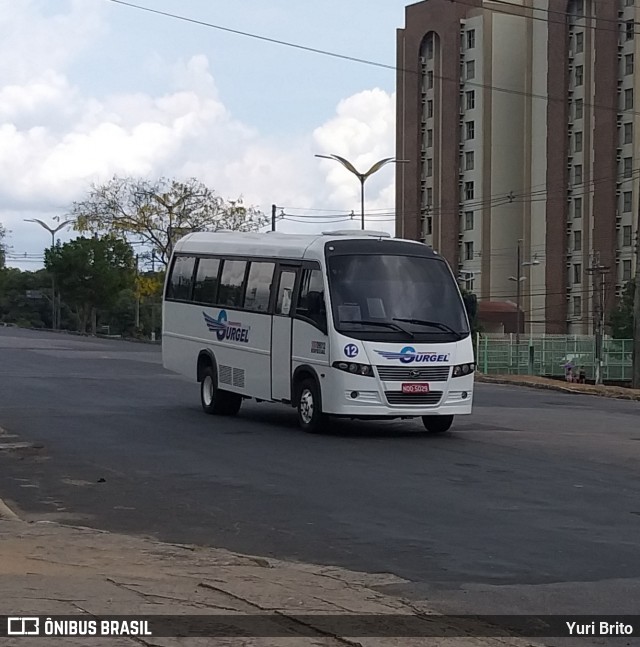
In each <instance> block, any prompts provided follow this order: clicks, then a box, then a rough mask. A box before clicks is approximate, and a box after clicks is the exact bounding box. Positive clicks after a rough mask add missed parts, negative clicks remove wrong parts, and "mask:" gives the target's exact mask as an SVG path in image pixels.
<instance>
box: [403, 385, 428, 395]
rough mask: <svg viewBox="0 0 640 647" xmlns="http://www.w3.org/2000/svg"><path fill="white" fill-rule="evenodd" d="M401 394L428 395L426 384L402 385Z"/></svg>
mask: <svg viewBox="0 0 640 647" xmlns="http://www.w3.org/2000/svg"><path fill="white" fill-rule="evenodd" d="M402 392H403V393H429V385H428V384H424V383H422V384H403V385H402Z"/></svg>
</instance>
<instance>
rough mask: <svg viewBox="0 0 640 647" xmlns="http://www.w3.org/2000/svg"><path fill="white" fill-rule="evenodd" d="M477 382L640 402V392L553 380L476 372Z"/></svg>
mask: <svg viewBox="0 0 640 647" xmlns="http://www.w3.org/2000/svg"><path fill="white" fill-rule="evenodd" d="M476 382H480V383H485V384H502V385H506V386H521V387H522V386H525V387H528V388H530V389H543V390H547V391H560V392H561V393H571V394H572V395H591V396H596V397H599V398H609V399H614V400H627V401H630V402H640V392H638V393H634V392H630V393H628V394H627V393H617V392H610V391H600V390H594V391H583V390H581V389H575V388H571V387H569V386H563V385H562V384H554V383H553V382H552V381H549V382H529V381H528V380H518V379H512V378H509V377H502V376H498V375H496V376H493V375H481V374H476Z"/></svg>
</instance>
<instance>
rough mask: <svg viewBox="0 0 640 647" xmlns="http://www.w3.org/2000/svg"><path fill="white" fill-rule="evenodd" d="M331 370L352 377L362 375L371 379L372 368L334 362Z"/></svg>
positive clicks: (367, 365) (352, 363)
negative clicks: (333, 369) (351, 375)
mask: <svg viewBox="0 0 640 647" xmlns="http://www.w3.org/2000/svg"><path fill="white" fill-rule="evenodd" d="M333 368H337V369H338V370H339V371H345V372H346V373H351V374H353V375H364V376H365V377H373V367H372V366H369V364H356V363H355V362H334V363H333Z"/></svg>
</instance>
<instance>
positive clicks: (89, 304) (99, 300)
mask: <svg viewBox="0 0 640 647" xmlns="http://www.w3.org/2000/svg"><path fill="white" fill-rule="evenodd" d="M44 263H45V267H46V268H47V270H48V271H50V272H51V273H52V274H53V275H54V277H55V280H56V286H57V288H58V290H59V291H60V294H61V296H62V300H63V301H65V303H66V304H68V305H69V306H70V307H71V308H72V309H73V311H74V313H75V315H76V317H77V319H78V324H79V330H80V331H81V332H86V331H87V323H88V320H89V317H90V316H91V320H92V332H93V333H94V334H95V332H96V322H97V320H96V316H97V311H98V310H99V309H104V308H108V307H110V306H112V305H113V304H114V303H115V302H116V300H117V298H118V295H119V294H120V292H121V291H122V290H124V289H127V288H129V289H132V288H133V286H134V282H135V260H134V256H133V250H132V249H131V245H129V244H128V243H127V242H125V241H123V240H120V239H117V238H115V237H114V236H104V237H102V238H97V237H94V238H76V239H75V240H72V241H70V242H68V243H65V244H64V245H61V244H60V243H58V244H57V245H56V246H55V247H53V248H51V249H47V250H46V251H45V260H44Z"/></svg>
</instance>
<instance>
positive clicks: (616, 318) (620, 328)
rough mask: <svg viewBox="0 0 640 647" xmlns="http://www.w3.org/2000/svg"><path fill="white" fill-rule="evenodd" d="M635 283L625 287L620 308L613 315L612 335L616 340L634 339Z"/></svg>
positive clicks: (619, 304) (631, 282)
mask: <svg viewBox="0 0 640 647" xmlns="http://www.w3.org/2000/svg"><path fill="white" fill-rule="evenodd" d="M634 294H635V282H634V281H629V282H628V283H627V285H626V286H625V289H624V292H623V293H622V298H621V299H620V301H619V303H618V307H617V308H616V309H615V310H614V311H613V312H612V313H611V333H612V336H613V338H614V339H633V298H634Z"/></svg>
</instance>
